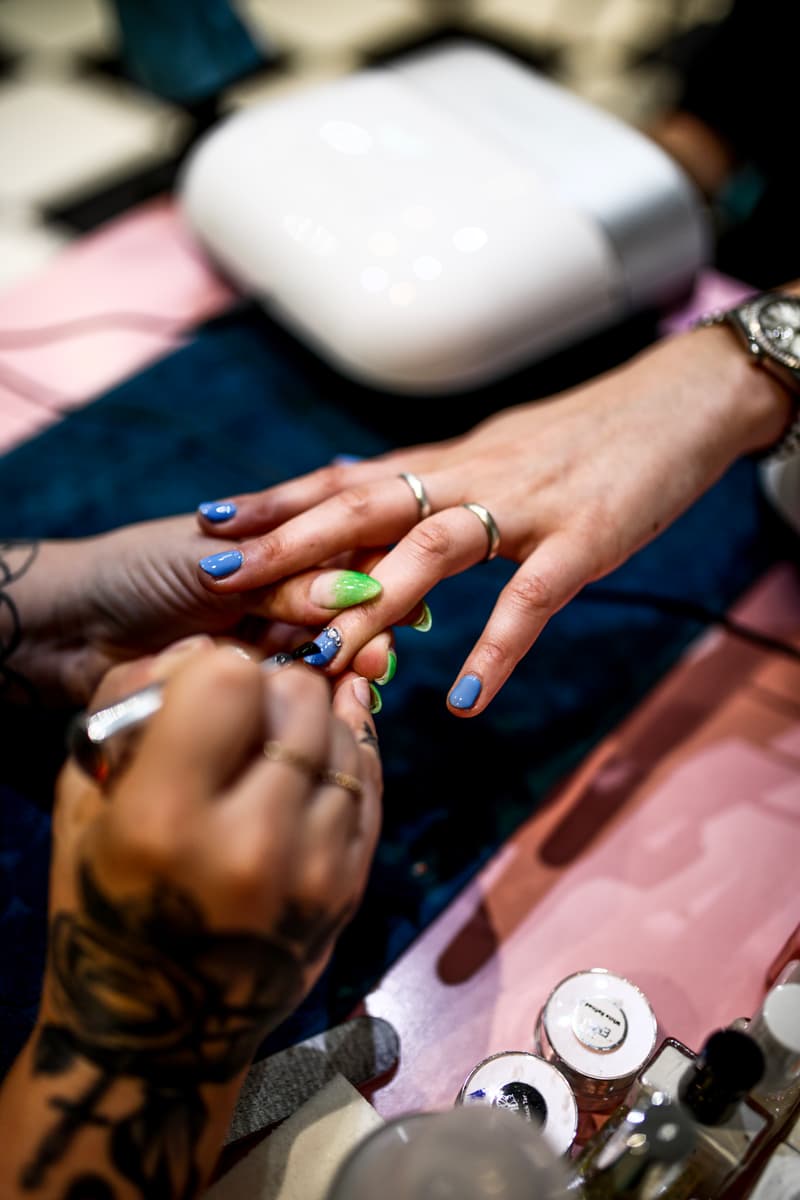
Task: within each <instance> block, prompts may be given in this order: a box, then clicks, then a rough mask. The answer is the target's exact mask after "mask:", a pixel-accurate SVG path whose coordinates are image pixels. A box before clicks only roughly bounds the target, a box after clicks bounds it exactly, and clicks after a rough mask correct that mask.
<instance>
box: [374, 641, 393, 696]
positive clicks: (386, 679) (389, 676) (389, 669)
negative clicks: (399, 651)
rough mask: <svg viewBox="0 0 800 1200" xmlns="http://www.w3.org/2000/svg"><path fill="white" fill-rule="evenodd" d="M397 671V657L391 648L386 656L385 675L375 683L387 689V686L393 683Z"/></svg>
mask: <svg viewBox="0 0 800 1200" xmlns="http://www.w3.org/2000/svg"><path fill="white" fill-rule="evenodd" d="M396 670H397V655H396V653H395V652H394V650H392V649H391V648H390V649H389V650H388V651H387V654H386V670H385V671H384V672H383V674H382V675H381V676H380V678H378V679H376V680H375V682H376V683H378V684H380V686H381V687H386V684H387V683H391V682H392V680H393V679H394V676H395V671H396Z"/></svg>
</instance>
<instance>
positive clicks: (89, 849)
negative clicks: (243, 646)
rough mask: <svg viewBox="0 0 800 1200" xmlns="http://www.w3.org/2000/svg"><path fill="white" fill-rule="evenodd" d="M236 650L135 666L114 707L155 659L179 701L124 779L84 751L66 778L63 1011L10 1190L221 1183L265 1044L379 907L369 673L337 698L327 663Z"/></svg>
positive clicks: (80, 1192) (8, 1150)
mask: <svg viewBox="0 0 800 1200" xmlns="http://www.w3.org/2000/svg"><path fill="white" fill-rule="evenodd" d="M233 650H234V648H233V647H231V646H227V647H218V646H215V645H213V644H212V643H211V642H208V641H206V640H205V639H199V640H196V641H195V642H193V643H192V645H191V647H189V648H188V649H187V647H186V646H184V647H182V648H181V651H180V653H177V654H173V655H172V657H171V658H170V659H169V662H165V659H166V658H167V657H168V656H164V657H162V658H161V659H160V660H155V661H152V662H137V663H136V664H133V665H128V666H124V667H118V668H116V669H115V670H114V671H112V672H111V673H110V675H109V676H108V677H107V679H106V680H105V681H104V683H103V685H102V687H101V690H100V691H99V693H97V694H96V696H95V698H94V701H93V707H100V706H102V705H103V704H104V703H107V702H108V699H109V698H110V697H112V696H113V695H115V694H118V693H119V690H120V689H122V690H125V689H129V688H130V687H131V686H133V684H134V683H141V682H142V678H143V673H144V676H145V677H147V676H148V675H149V677H150V678H153V677H154V673H155V675H157V676H158V677H160V678H162V679H164V678H166V682H165V690H164V704H163V707H162V708H161V710H160V711H159V712H158V713H157V714H156V715H155V716H154V717H153V718H152V720H151V722H150V724H149V725H148V727H147V729H146V731H145V732H144V734H143V736H142V738H141V741H140V743H139V744H138V745H137V746H136V747H135V748H134V749H133V750H132V752H131V754H130V756H129V757H128V758H127V759H126V760H124V761H121V762H120V764H119V766H118V769H117V771H116V772H115V774H114V775H112V777H111V778H110V779H109V781H108V782H107V784H105V785H104V786H103V788H102V790H101V788H100V786H99V785H97V784H95V783H94V782H93V781H91V780H89V779H87V778H86V777H85V776H83V775H82V773H81V772H80V770H79V769H78V767H77V766H76V765H75V764H74V763H73V762H68V763H67V765H66V767H65V768H64V770H63V772H62V774H61V776H60V779H59V783H58V789H57V800H56V805H55V812H54V828H53V833H54V836H53V858H52V868H51V882H50V899H49V910H50V923H49V939H48V940H49V945H48V960H47V968H46V973H45V980H44V986H43V994H42V1002H41V1009H40V1013H39V1016H38V1020H37V1024H36V1027H35V1029H34V1031H33V1033H32V1036H31V1038H30V1040H29V1042H28V1043H27V1045H26V1046H25V1048H24V1049H23V1051H22V1052H21V1054H20V1056H19V1057H18V1059H17V1061H16V1063H15V1064H14V1066H13V1067H12V1069H11V1072H10V1074H9V1075H8V1076H7V1078H6V1081H5V1083H4V1085H3V1087H2V1089H1V1090H0V1142H2V1145H3V1154H2V1156H0V1195H2V1196H3V1197H12V1196H35V1197H42V1198H43V1200H47V1198H49V1197H58V1198H59V1200H63V1198H64V1197H67V1196H69V1197H72V1198H73V1200H78V1198H79V1197H80V1198H82V1200H87V1198H92V1200H110V1198H111V1197H114V1198H119V1200H130V1198H132V1197H139V1198H143V1197H147V1200H154V1198H155V1200H179V1198H180V1200H190V1198H191V1197H193V1196H195V1195H199V1194H201V1192H202V1190H203V1187H204V1185H205V1183H206V1182H207V1180H208V1178H209V1175H210V1173H211V1172H212V1170H213V1167H214V1165H215V1162H216V1159H217V1156H218V1153H219V1150H220V1147H221V1145H222V1142H223V1140H224V1136H225V1132H226V1130H227V1127H228V1124H229V1121H230V1116H231V1111H232V1108H233V1105H234V1103H235V1100H236V1096H237V1094H238V1090H239V1088H240V1086H241V1082H242V1079H243V1076H244V1073H245V1072H246V1070H247V1067H248V1065H249V1063H250V1061H251V1059H252V1056H253V1054H254V1052H255V1050H256V1049H257V1047H258V1045H259V1044H260V1042H261V1040H262V1039H263V1037H264V1035H265V1034H266V1033H267V1032H268V1031H269V1030H270V1029H272V1028H274V1027H275V1026H276V1025H277V1024H278V1023H279V1022H280V1021H281V1020H282V1019H283V1018H284V1017H285V1016H286V1015H287V1014H288V1013H289V1012H290V1011H291V1010H292V1009H293V1008H294V1007H295V1006H296V1005H297V1004H298V1003H299V1002H300V1000H301V999H302V998H303V996H305V995H306V993H307V992H308V990H309V989H310V988H311V987H312V985H313V983H314V982H315V981H316V979H317V978H318V977H319V975H320V973H321V972H322V970H323V968H324V966H325V964H326V963H327V961H328V959H329V957H330V954H331V952H332V950H333V946H334V943H335V941H336V938H337V936H338V933H339V931H340V930H341V928H342V927H343V926H344V925H345V924H346V923H347V921H348V920H349V919H350V917H351V916H352V914H353V912H354V911H355V909H356V907H357V905H358V903H359V902H360V899H361V895H362V893H363V888H364V885H365V882H366V878H367V873H368V870H369V865H370V862H371V859H372V854H373V851H374V847H375V843H376V840H377V837H378V832H379V826H380V797H381V769H380V761H379V758H378V753H377V739H376V735H375V727H374V724H373V721H372V718H371V716H370V712H369V707H368V703H369V686H368V684H367V682H366V680H364V679H360V678H357V677H355V676H353V675H352V674H350V673H347V674H345V675H344V676H342V677H341V679H340V680H338V681H337V684H336V686H335V689H334V694H333V700H332V701H331V692H332V689H331V685H330V683H329V682H328V681H327V680H326V679H324V678H323V677H321V676H320V675H319V674H317V673H315V672H313V671H312V670H311V669H310V668H308V667H305V666H304V665H302V664H295V665H292V666H288V667H285V668H282V669H281V670H280V671H277V672H275V673H273V674H270V675H265V674H264V672H263V671H262V670H260V669H259V667H258V666H257V665H256V663H254V662H252V661H249V660H248V659H247V658H245V657H243V656H242V655H241V654H239V653H238V652H233ZM167 667H168V669H167ZM265 739H270V740H271V741H277V742H278V743H279V744H280V745H281V746H282V747H284V748H285V749H286V750H288V751H289V752H290V753H291V754H293V755H295V756H299V758H296V759H295V760H294V761H285V760H283V761H275V760H274V759H271V758H268V757H267V756H266V755H265V754H264V753H262V747H263V745H264V743H265ZM323 770H325V771H327V772H332V771H335V772H342V773H344V775H343V777H342V778H344V779H345V781H349V782H347V786H342V785H341V783H340V782H337V781H336V780H337V779H338V778H339V776H336V778H335V779H331V776H330V774H328V775H327V777H324V778H323V776H322V775H321V774H320V773H319V772H321V771H323Z"/></svg>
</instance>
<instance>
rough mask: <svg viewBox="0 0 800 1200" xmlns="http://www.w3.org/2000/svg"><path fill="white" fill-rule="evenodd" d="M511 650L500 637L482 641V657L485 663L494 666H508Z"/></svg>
mask: <svg viewBox="0 0 800 1200" xmlns="http://www.w3.org/2000/svg"><path fill="white" fill-rule="evenodd" d="M510 654H511V651H510V650H509V647H508V646H506V645H504V644H503V642H501V641H500V640H499V639H498V638H489V639H488V640H487V641H485V642H481V658H482V659H483V661H484V662H485V663H488V664H489V665H491V666H494V667H503V668H506V667H507V666H508V661H509V657H510Z"/></svg>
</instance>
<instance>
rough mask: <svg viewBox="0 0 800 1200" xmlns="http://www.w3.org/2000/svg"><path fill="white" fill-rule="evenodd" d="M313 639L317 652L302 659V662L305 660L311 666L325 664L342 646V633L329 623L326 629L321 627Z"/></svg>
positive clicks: (322, 665)
mask: <svg viewBox="0 0 800 1200" xmlns="http://www.w3.org/2000/svg"><path fill="white" fill-rule="evenodd" d="M314 641H315V642H316V643H317V645H318V646H319V653H318V654H309V655H307V656H306V657H305V658H304V659H303V662H307V663H308V664H309V666H312V667H324V666H327V664H328V663H329V662H331V660H332V659H334V658H335V657H336V655H337V654H338V653H339V651H340V650H341V648H342V635H341V634H340V633H339V630H338V629H336V628H334V626H333V625H329V626H328V628H327V629H323V631H322V633H318V634H317V636H316V637H315V638H314Z"/></svg>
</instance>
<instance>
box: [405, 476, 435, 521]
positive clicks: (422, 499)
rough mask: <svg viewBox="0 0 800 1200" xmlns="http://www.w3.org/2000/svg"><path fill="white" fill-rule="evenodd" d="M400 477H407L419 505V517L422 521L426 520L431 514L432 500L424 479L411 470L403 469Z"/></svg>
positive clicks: (406, 479)
mask: <svg viewBox="0 0 800 1200" xmlns="http://www.w3.org/2000/svg"><path fill="white" fill-rule="evenodd" d="M400 478H401V479H405V481H406V483H407V484H408V486H409V487H410V488H411V491H412V492H413V493H414V499H415V500H416V502H417V504H418V505H419V519H420V521H424V520H425V518H426V517H429V516H430V515H431V502H430V500H429V499H428V493H427V492H426V491H425V488H424V487H423V485H422V480H421V479H420V478H419V477H418V476H417V475H412V474H411V472H410V471H401V472H400Z"/></svg>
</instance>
